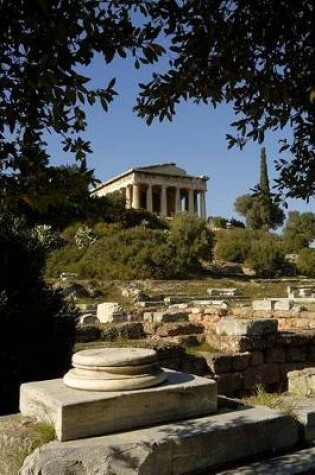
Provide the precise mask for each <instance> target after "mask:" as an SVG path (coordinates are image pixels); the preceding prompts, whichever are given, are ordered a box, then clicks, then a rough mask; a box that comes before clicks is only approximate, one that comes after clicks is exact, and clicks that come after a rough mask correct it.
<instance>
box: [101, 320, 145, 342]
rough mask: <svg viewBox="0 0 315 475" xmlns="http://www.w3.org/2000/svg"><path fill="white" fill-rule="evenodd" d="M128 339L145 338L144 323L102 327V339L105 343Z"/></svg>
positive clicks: (116, 324) (126, 323)
mask: <svg viewBox="0 0 315 475" xmlns="http://www.w3.org/2000/svg"><path fill="white" fill-rule="evenodd" d="M119 337H121V338H127V339H128V340H138V339H140V338H144V337H145V333H144V330H143V323H141V322H125V323H115V324H108V325H102V328H101V339H102V340H104V341H115V340H116V339H117V338H119Z"/></svg>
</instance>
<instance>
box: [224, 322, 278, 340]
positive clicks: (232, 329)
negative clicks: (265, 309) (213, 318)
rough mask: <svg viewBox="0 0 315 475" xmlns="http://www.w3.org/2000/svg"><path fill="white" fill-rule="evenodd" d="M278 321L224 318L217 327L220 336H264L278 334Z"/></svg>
mask: <svg viewBox="0 0 315 475" xmlns="http://www.w3.org/2000/svg"><path fill="white" fill-rule="evenodd" d="M277 328H278V321H277V320H276V319H272V318H266V319H257V320H253V319H241V318H222V319H221V321H220V322H219V323H218V324H217V326H216V332H217V334H218V335H227V336H243V335H244V336H263V335H272V334H275V333H276V332H277Z"/></svg>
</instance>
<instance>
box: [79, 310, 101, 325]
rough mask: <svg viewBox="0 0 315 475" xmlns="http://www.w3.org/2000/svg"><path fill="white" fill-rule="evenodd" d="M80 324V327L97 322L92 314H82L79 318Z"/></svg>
mask: <svg viewBox="0 0 315 475" xmlns="http://www.w3.org/2000/svg"><path fill="white" fill-rule="evenodd" d="M79 321H80V324H81V325H88V324H92V323H96V322H97V318H96V316H95V315H93V313H84V314H83V315H81V316H80V320H79Z"/></svg>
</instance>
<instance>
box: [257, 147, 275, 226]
mask: <svg viewBox="0 0 315 475" xmlns="http://www.w3.org/2000/svg"><path fill="white" fill-rule="evenodd" d="M258 188H259V191H258V200H259V204H260V206H259V211H260V213H259V214H260V218H261V223H262V228H263V229H265V230H266V231H269V229H270V227H271V222H272V206H273V204H272V197H271V193H270V185H269V177H268V168H267V157H266V149H265V147H263V148H262V149H261V152H260V180H259V187H258Z"/></svg>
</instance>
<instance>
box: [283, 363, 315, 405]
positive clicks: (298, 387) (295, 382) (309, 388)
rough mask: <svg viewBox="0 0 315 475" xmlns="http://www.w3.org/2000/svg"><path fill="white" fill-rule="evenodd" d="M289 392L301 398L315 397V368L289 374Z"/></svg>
mask: <svg viewBox="0 0 315 475" xmlns="http://www.w3.org/2000/svg"><path fill="white" fill-rule="evenodd" d="M288 383H289V392H290V393H293V394H299V395H301V396H314V395H315V368H307V369H303V370H301V371H290V372H289V373H288ZM314 408H315V405H314Z"/></svg>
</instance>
